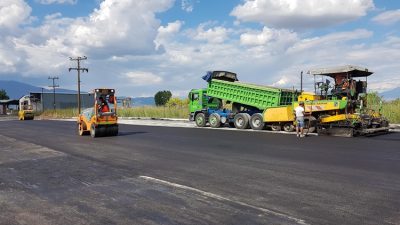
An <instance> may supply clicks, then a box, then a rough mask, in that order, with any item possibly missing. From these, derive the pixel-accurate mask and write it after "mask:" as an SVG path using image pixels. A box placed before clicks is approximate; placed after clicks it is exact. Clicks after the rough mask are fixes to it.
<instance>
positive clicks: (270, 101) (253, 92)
mask: <svg viewBox="0 0 400 225" xmlns="http://www.w3.org/2000/svg"><path fill="white" fill-rule="evenodd" d="M207 95H208V96H212V97H215V98H219V99H223V100H227V101H230V102H235V103H240V104H243V105H247V106H252V107H255V108H258V109H260V110H264V109H266V108H270V107H277V106H281V105H290V104H291V103H292V102H293V100H295V99H297V94H295V92H294V91H292V90H288V89H280V88H274V87H267V86H262V85H254V84H246V83H241V82H230V81H223V80H218V79H212V80H211V82H209V84H208V88H207Z"/></svg>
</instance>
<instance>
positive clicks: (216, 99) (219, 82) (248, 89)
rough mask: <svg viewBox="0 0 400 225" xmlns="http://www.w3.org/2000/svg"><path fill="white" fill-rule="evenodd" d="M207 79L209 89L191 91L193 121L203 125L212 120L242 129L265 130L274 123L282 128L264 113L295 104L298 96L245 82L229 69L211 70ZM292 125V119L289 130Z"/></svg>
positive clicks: (214, 122)
mask: <svg viewBox="0 0 400 225" xmlns="http://www.w3.org/2000/svg"><path fill="white" fill-rule="evenodd" d="M203 79H204V80H206V81H207V82H208V85H207V88H204V89H193V90H191V91H190V93H189V100H190V101H189V109H190V120H194V121H195V122H196V125H197V126H199V127H204V126H206V124H207V123H209V124H210V126H211V127H214V128H216V127H220V126H222V125H224V124H229V125H230V126H231V127H236V128H238V129H246V128H249V127H251V128H253V129H255V130H261V129H264V127H265V125H271V128H272V129H276V130H278V129H279V130H280V129H281V128H280V127H277V126H274V124H272V123H271V124H267V123H265V122H264V118H263V112H264V111H265V109H267V108H274V107H282V106H291V105H292V102H293V101H294V100H296V99H297V93H296V92H295V91H293V90H288V89H281V88H275V87H268V86H263V85H255V84H247V83H242V82H239V81H238V79H237V75H236V74H235V73H232V72H228V71H213V72H208V73H207V75H205V76H204V77H203ZM224 104H225V105H226V104H230V105H231V106H232V109H226V108H224V107H223V105H224ZM288 120H292V119H288ZM292 124H293V123H292V121H290V124H289V125H290V126H289V127H287V128H286V129H293V125H292ZM286 129H285V130H286Z"/></svg>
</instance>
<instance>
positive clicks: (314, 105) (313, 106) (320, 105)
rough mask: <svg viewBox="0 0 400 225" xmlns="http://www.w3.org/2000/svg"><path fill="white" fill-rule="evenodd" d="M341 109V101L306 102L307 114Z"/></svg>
mask: <svg viewBox="0 0 400 225" xmlns="http://www.w3.org/2000/svg"><path fill="white" fill-rule="evenodd" d="M298 105H299V102H294V103H293V107H294V108H296V107H297V106H298ZM339 107H340V102H339V100H330V101H326V100H321V101H304V109H305V112H320V111H332V110H337V109H339Z"/></svg>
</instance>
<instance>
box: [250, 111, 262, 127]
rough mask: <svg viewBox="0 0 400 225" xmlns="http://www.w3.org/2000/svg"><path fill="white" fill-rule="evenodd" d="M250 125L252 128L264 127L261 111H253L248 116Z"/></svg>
mask: <svg viewBox="0 0 400 225" xmlns="http://www.w3.org/2000/svg"><path fill="white" fill-rule="evenodd" d="M250 127H251V128H252V129H253V130H263V129H264V127H265V123H264V119H263V116H262V114H261V113H255V114H253V115H252V116H251V118H250Z"/></svg>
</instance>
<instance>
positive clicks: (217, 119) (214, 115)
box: [208, 113, 221, 128]
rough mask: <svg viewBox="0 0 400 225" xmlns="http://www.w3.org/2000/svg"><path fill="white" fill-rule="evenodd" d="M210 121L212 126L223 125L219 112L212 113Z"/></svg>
mask: <svg viewBox="0 0 400 225" xmlns="http://www.w3.org/2000/svg"><path fill="white" fill-rule="evenodd" d="M208 122H209V123H210V126H211V127H212V128H219V127H221V116H220V115H219V114H218V113H212V114H211V115H210V117H209V118H208Z"/></svg>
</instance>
